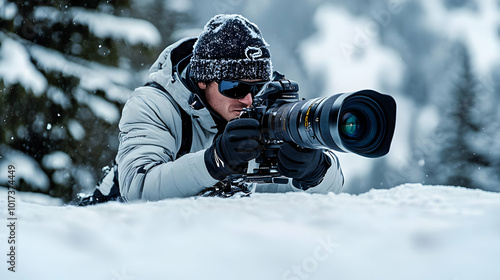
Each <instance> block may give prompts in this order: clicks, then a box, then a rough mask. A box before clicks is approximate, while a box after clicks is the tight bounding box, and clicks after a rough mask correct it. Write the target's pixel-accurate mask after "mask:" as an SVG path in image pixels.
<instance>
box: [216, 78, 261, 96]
mask: <svg viewBox="0 0 500 280" xmlns="http://www.w3.org/2000/svg"><path fill="white" fill-rule="evenodd" d="M217 83H218V84H219V92H220V93H221V94H222V95H224V96H226V97H229V98H233V99H241V98H244V97H245V96H247V94H249V93H251V94H252V97H254V96H255V95H256V94H257V93H258V92H259V91H260V90H261V89H262V87H263V86H264V85H265V84H266V83H267V82H244V81H239V80H222V81H218V82H217Z"/></svg>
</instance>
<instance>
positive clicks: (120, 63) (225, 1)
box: [0, 0, 500, 201]
mask: <svg viewBox="0 0 500 280" xmlns="http://www.w3.org/2000/svg"><path fill="white" fill-rule="evenodd" d="M218 13H239V14H242V15H244V16H245V17H247V18H249V19H250V20H251V21H253V22H255V23H256V24H257V25H258V26H259V27H260V29H261V30H262V32H263V34H264V37H265V38H266V41H267V42H268V43H269V44H270V48H271V53H272V57H273V65H274V68H275V69H277V70H280V71H282V72H285V74H286V75H287V76H288V77H289V78H290V79H293V80H296V81H298V82H299V84H300V87H301V95H302V96H303V97H306V98H312V97H316V96H320V95H323V96H324V95H330V94H334V93H340V92H347V91H353V90H356V89H363V88H373V89H375V90H378V91H381V92H384V93H389V94H391V95H393V96H394V97H395V98H396V100H397V103H398V124H397V128H396V135H395V139H394V143H393V147H392V150H391V152H390V153H389V155H388V156H386V157H384V158H380V159H364V158H361V157H359V156H356V155H352V154H341V153H339V156H340V158H341V163H342V167H343V169H344V173H345V175H346V188H345V190H346V191H347V192H350V193H361V192H365V191H367V190H369V189H370V188H388V187H394V186H396V185H398V184H402V183H408V182H410V183H411V182H417V183H424V184H445V185H455V186H463V187H469V188H481V189H485V190H492V191H500V178H499V177H498V176H499V174H500V143H499V141H498V140H497V139H499V138H500V122H499V120H500V113H498V110H497V107H498V105H497V104H499V103H498V102H500V87H499V83H498V82H496V81H498V80H500V61H499V59H500V56H499V55H498V49H500V32H499V31H498V30H500V20H499V17H498V15H499V14H500V4H499V2H498V1H496V0H485V1H479V0H463V1H454V0H439V1H431V0H426V1H418V2H417V1H409V0H408V1H406V0H387V1H377V2H373V1H366V0H356V1H349V2H344V1H336V0H309V1H286V0H275V1H266V0H253V1H249V0H248V1H247V0H210V1H204V0H142V1H141V0H117V1H112V0H108V1H97V0H94V1H77V0H73V1H14V0H0V24H1V25H0V26H1V31H0V97H1V100H2V101H1V104H0V125H1V130H0V155H1V156H2V158H0V172H2V170H5V173H7V172H6V170H7V167H6V166H7V165H8V164H14V165H16V168H17V172H16V176H17V184H18V185H17V187H18V189H19V190H22V191H32V192H40V193H45V194H48V195H51V196H54V197H60V198H63V199H64V200H65V201H69V200H71V199H72V198H74V196H75V195H76V193H78V192H90V191H91V190H92V189H93V187H94V186H95V184H96V183H97V182H98V180H99V179H100V177H101V175H102V172H101V168H102V167H103V166H106V165H109V164H110V163H111V161H112V160H113V157H114V156H115V154H116V150H117V147H118V127H117V125H118V121H119V118H120V114H121V109H122V106H123V104H124V102H125V101H126V100H127V98H128V96H129V95H130V93H131V92H132V91H133V89H134V88H135V87H137V86H139V85H141V84H143V83H144V82H146V80H147V71H148V69H149V66H150V64H151V63H152V62H154V60H155V59H156V56H157V55H158V54H159V53H160V52H161V50H162V49H163V48H164V47H165V46H167V45H168V44H170V43H172V42H174V41H175V40H177V39H180V38H182V37H185V36H197V35H198V34H199V32H200V31H201V30H202V28H203V26H204V24H205V23H206V22H207V21H208V20H209V19H210V18H211V17H212V16H213V15H215V14H218ZM475 30H476V31H477V30H483V32H482V33H481V34H479V33H478V32H475ZM285 69H286V70H285ZM6 182H7V178H6V174H4V175H1V176H0V186H1V185H4V186H5V185H6Z"/></svg>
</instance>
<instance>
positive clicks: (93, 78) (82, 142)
mask: <svg viewBox="0 0 500 280" xmlns="http://www.w3.org/2000/svg"><path fill="white" fill-rule="evenodd" d="M128 7H129V3H128V0H119V1H97V0H94V1H78V0H72V1H24V0H17V1H14V0H10V1H7V0H0V25H1V26H2V27H4V28H2V30H1V31H0V96H1V98H2V102H1V105H0V122H1V130H0V154H1V155H2V159H0V161H3V162H4V163H3V164H17V165H18V166H16V169H17V184H18V186H17V187H18V189H19V190H24V191H37V192H43V193H47V194H50V195H52V196H56V197H61V198H63V199H64V200H66V201H68V200H70V199H72V198H73V197H74V195H75V193H76V192H80V191H89V190H91V189H92V188H93V187H94V185H95V183H97V180H98V179H99V177H100V176H101V171H100V169H101V167H102V166H105V165H108V164H109V163H110V162H111V161H112V159H113V158H114V156H115V155H116V149H117V146H118V126H117V122H118V120H119V117H120V113H121V107H122V106H123V104H124V102H125V101H126V100H127V98H128V96H129V95H130V93H131V92H132V89H133V88H134V87H136V86H138V85H139V84H138V83H140V82H141V81H140V77H137V76H138V75H136V74H135V73H136V72H137V71H138V69H135V68H133V67H132V66H131V63H130V57H126V56H125V55H129V56H130V55H133V56H134V59H136V60H141V59H142V60H144V61H146V62H149V61H152V60H153V59H154V58H153V56H156V55H157V49H155V48H154V47H155V46H158V45H159V44H160V39H161V38H160V34H159V32H158V30H157V29H156V28H155V27H154V26H153V25H152V24H150V23H149V22H147V21H144V20H138V19H132V18H128V17H126V16H120V15H128V14H130V11H129V8H128ZM0 166H2V164H1V163H0ZM1 180H2V179H0V185H6V183H5V182H2V181H1Z"/></svg>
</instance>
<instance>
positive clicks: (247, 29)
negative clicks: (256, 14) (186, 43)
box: [191, 14, 273, 82]
mask: <svg viewBox="0 0 500 280" xmlns="http://www.w3.org/2000/svg"><path fill="white" fill-rule="evenodd" d="M272 72H273V70H272V64H271V53H270V52H269V49H268V44H267V43H266V41H264V38H263V37H262V33H261V32H260V30H259V28H258V27H257V25H255V24H253V23H251V22H250V21H248V20H247V19H246V18H244V17H243V16H241V15H224V14H222V15H217V16H215V17H213V18H212V19H211V20H210V21H209V22H208V23H207V24H206V25H205V28H204V30H203V32H202V33H201V34H200V36H199V37H198V40H197V42H196V43H195V45H194V47H193V56H192V58H191V77H192V78H193V79H194V80H195V81H197V82H210V81H220V80H236V79H262V80H266V81H269V80H270V79H271V76H272Z"/></svg>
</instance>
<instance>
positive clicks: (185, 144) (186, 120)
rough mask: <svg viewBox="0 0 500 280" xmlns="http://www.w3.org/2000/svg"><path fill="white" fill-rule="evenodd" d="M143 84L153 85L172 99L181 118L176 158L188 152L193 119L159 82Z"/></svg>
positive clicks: (191, 138) (191, 137) (191, 139)
mask: <svg viewBox="0 0 500 280" xmlns="http://www.w3.org/2000/svg"><path fill="white" fill-rule="evenodd" d="M144 86H150V87H154V88H156V89H159V90H161V91H163V92H164V93H165V94H166V96H167V97H168V98H169V99H170V101H172V104H174V106H177V108H178V109H179V112H180V114H181V119H182V142H181V147H180V149H179V151H178V152H177V157H176V159H178V158H180V157H181V156H183V155H185V154H187V153H189V151H191V144H192V142H193V121H192V120H191V116H190V115H189V114H188V113H186V111H184V109H182V108H181V106H179V104H177V102H176V101H175V100H174V99H173V97H172V96H171V95H170V93H168V91H167V90H166V89H165V88H164V87H163V86H162V85H160V84H159V83H157V82H148V83H146V84H145V85H144Z"/></svg>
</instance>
